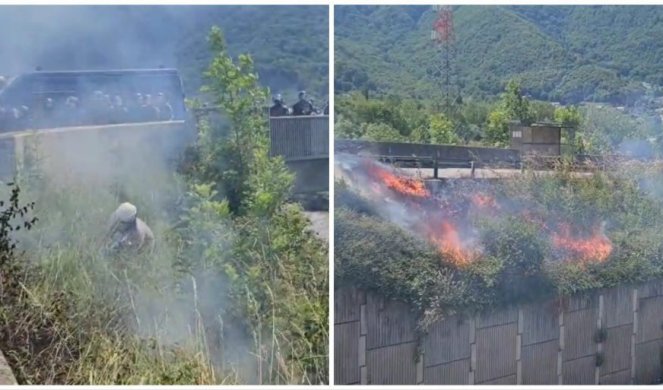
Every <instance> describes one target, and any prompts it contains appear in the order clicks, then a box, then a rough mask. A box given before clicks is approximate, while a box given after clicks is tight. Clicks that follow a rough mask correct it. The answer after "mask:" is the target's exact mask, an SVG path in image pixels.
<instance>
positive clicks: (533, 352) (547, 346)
mask: <svg viewBox="0 0 663 390" xmlns="http://www.w3.org/2000/svg"><path fill="white" fill-rule="evenodd" d="M558 351H559V341H557V340H553V341H548V342H545V343H540V344H533V345H528V346H526V347H523V350H522V354H521V361H522V370H523V384H525V385H556V384H557V382H558V379H557V352H558Z"/></svg>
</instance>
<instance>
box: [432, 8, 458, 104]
mask: <svg viewBox="0 0 663 390" xmlns="http://www.w3.org/2000/svg"><path fill="white" fill-rule="evenodd" d="M433 10H434V11H436V13H437V16H436V18H435V22H434V23H433V29H432V31H431V38H432V40H433V43H434V44H435V49H436V52H437V57H438V58H437V61H436V62H435V63H436V67H437V75H439V80H440V81H441V84H442V85H441V86H442V92H443V93H444V96H445V102H444V103H445V110H446V114H447V117H449V116H450V115H451V109H452V105H453V102H452V93H453V91H452V89H453V78H454V76H455V75H454V69H453V63H454V60H455V57H456V45H455V43H456V37H455V34H454V21H453V11H452V9H451V6H450V5H434V6H433Z"/></svg>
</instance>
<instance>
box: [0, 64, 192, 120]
mask: <svg viewBox="0 0 663 390" xmlns="http://www.w3.org/2000/svg"><path fill="white" fill-rule="evenodd" d="M185 117H186V109H185V105H184V92H183V90H182V80H181V79H180V76H179V73H178V71H177V70H176V69H139V70H87V71H56V72H51V71H48V72H47V71H37V72H32V73H26V74H23V75H20V76H18V77H16V78H14V79H13V80H11V81H10V82H9V84H8V85H7V86H6V87H5V88H4V89H2V90H1V91H0V132H3V131H16V130H24V129H38V128H54V127H68V126H87V125H103V124H114V123H131V122H156V121H172V120H185Z"/></svg>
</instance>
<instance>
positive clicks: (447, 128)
mask: <svg viewBox="0 0 663 390" xmlns="http://www.w3.org/2000/svg"><path fill="white" fill-rule="evenodd" d="M428 132H429V134H430V143H432V144H456V143H458V142H459V141H460V139H459V138H458V136H457V135H456V133H455V132H454V125H453V123H451V121H450V120H449V119H448V118H447V117H446V116H445V115H444V114H435V115H431V117H430V125H429V127H428Z"/></svg>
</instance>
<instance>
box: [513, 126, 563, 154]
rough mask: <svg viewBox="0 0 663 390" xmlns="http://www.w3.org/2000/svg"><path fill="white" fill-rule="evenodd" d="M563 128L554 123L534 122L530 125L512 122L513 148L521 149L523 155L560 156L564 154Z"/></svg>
mask: <svg viewBox="0 0 663 390" xmlns="http://www.w3.org/2000/svg"><path fill="white" fill-rule="evenodd" d="M562 128H563V126H561V125H558V124H554V123H533V124H531V125H530V126H524V125H521V124H520V123H511V124H509V131H510V133H511V149H516V150H519V151H520V154H521V155H522V156H525V155H537V156H559V155H561V154H562Z"/></svg>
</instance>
